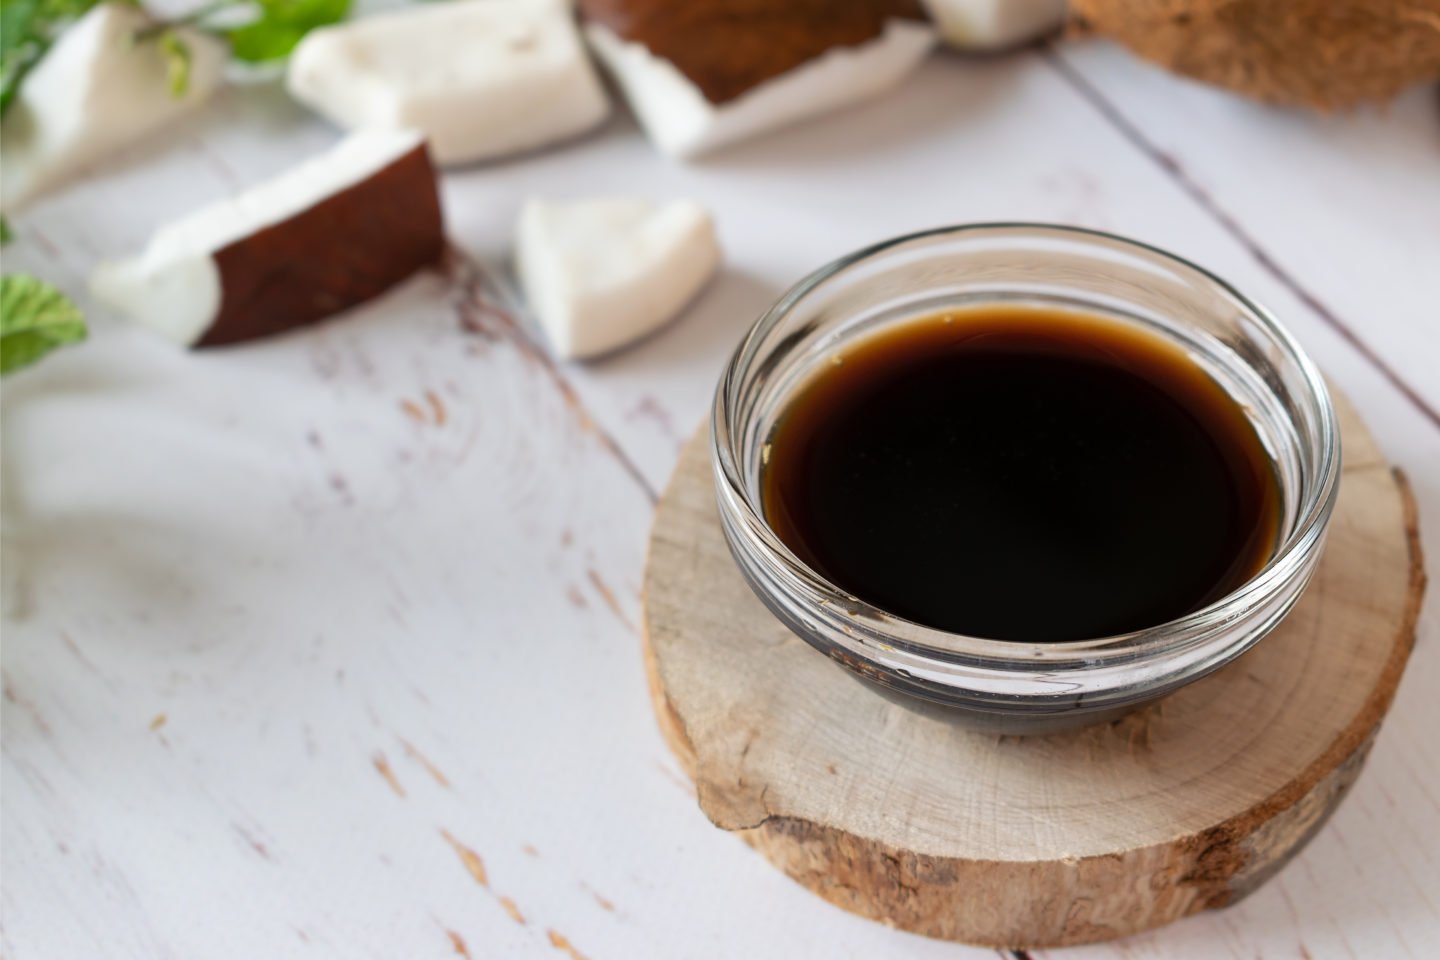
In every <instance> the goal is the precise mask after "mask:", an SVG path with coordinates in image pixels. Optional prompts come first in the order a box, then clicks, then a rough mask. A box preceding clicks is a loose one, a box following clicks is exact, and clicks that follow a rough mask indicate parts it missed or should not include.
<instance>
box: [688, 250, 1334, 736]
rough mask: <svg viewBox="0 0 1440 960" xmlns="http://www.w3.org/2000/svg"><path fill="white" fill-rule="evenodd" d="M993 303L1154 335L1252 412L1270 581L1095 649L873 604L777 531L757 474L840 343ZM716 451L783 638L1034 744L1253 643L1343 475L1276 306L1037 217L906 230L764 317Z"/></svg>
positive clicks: (1321, 388)
mask: <svg viewBox="0 0 1440 960" xmlns="http://www.w3.org/2000/svg"><path fill="white" fill-rule="evenodd" d="M994 302H1005V303H1020V304H1027V305H1036V306H1049V307H1060V308H1069V309H1071V310H1078V311H1081V312H1085V313H1091V314H1100V315H1102V316H1105V317H1109V318H1111V319H1113V320H1115V321H1119V322H1122V323H1127V324H1133V325H1136V326H1139V327H1143V328H1144V329H1146V330H1147V331H1150V332H1151V333H1152V334H1155V335H1158V336H1160V337H1163V338H1164V339H1166V340H1169V341H1171V342H1173V343H1176V344H1179V345H1180V346H1181V347H1183V349H1184V350H1185V351H1186V353H1187V354H1188V355H1189V356H1190V357H1191V358H1192V359H1193V360H1194V361H1195V362H1196V363H1198V364H1199V365H1200V366H1201V367H1202V368H1203V369H1204V370H1205V371H1206V372H1207V373H1208V374H1209V375H1210V376H1211V377H1213V378H1214V379H1215V381H1216V382H1217V383H1219V384H1220V385H1221V386H1222V387H1223V388H1224V389H1225V390H1226V391H1227V392H1228V393H1229V394H1230V395H1231V396H1232V397H1233V398H1234V399H1235V400H1236V401H1237V402H1238V403H1239V405H1240V406H1241V408H1242V409H1243V410H1245V411H1246V413H1247V415H1248V416H1249V418H1250V420H1251V422H1252V423H1253V425H1254V427H1255V431H1256V433H1257V434H1258V435H1259V437H1260V439H1261V442H1262V443H1263V444H1264V445H1265V448H1266V450H1267V452H1268V453H1269V454H1270V456H1271V458H1272V460H1273V463H1274V468H1275V473H1276V476H1277V477H1278V480H1279V485H1280V494H1281V507H1280V524H1281V527H1280V534H1279V536H1278V538H1277V541H1276V547H1275V549H1274V551H1273V553H1272V555H1271V556H1270V558H1269V560H1268V562H1267V563H1266V564H1265V566H1264V567H1263V568H1262V569H1261V570H1260V572H1259V573H1257V574H1256V575H1255V576H1254V577H1252V578H1251V579H1250V580H1249V581H1247V582H1246V583H1244V584H1243V585H1241V586H1240V587H1239V588H1237V589H1236V590H1234V591H1233V592H1231V593H1230V594H1228V595H1227V596H1225V597H1223V598H1221V599H1220V600H1218V601H1216V602H1215V603H1213V604H1211V605H1210V606H1207V607H1205V608H1204V609H1201V610H1198V611H1196V612H1194V613H1191V614H1188V615H1186V616H1184V617H1182V618H1180V619H1178V620H1174V621H1171V622H1169V623H1164V624H1158V625H1156V626H1154V627H1150V628H1147V629H1144V630H1139V631H1136V632H1134V633H1127V634H1123V635H1120V636H1112V637H1103V638H1097V639H1093V640H1081V641H1074V642H1064V643H1044V644H1036V643H1015V642H1009V641H997V640H988V639H984V638H980V637H971V636H965V635H963V634H956V633H949V632H946V631H943V630H937V629H934V628H931V627H927V626H923V625H921V624H918V623H914V622H911V621H908V620H905V619H902V618H900V617H897V616H894V615H892V614H890V613H887V612H886V611H884V610H881V609H878V608H876V607H873V606H870V605H869V604H867V603H865V602H864V601H862V600H860V599H858V598H856V597H854V596H852V595H850V594H848V593H846V592H845V591H843V590H840V589H839V588H837V587H836V586H834V585H833V584H831V583H829V582H827V581H826V579H825V578H824V577H822V576H820V575H819V574H818V573H816V572H815V571H814V570H812V569H811V568H810V567H808V566H807V565H806V564H805V563H804V562H802V561H801V560H800V559H799V558H798V557H797V556H796V555H795V554H794V553H792V552H791V550H790V549H789V548H788V547H787V546H786V545H785V544H784V543H782V542H781V541H780V539H779V538H778V537H777V536H776V535H775V534H774V533H773V532H772V531H771V529H770V528H769V526H768V525H767V524H766V522H765V517H764V512H763V509H762V507H761V501H760V490H761V487H760V474H761V470H762V467H763V456H764V447H765V444H766V443H767V441H768V439H769V437H770V435H771V432H772V430H773V429H774V427H775V425H776V422H777V420H778V419H779V417H780V416H781V415H782V413H783V412H784V410H785V407H786V405H787V403H788V401H789V400H790V398H791V397H792V396H793V395H794V393H795V391H796V389H797V388H798V387H800V386H801V385H803V384H804V383H805V382H806V381H807V380H808V379H809V377H811V376H812V375H813V374H814V373H815V372H816V371H817V369H819V368H820V367H821V366H822V364H825V363H828V357H829V355H830V354H831V352H832V351H834V350H836V349H837V347H840V346H841V345H842V344H845V343H846V342H848V341H850V340H852V339H854V338H860V337H864V336H866V335H867V334H870V333H872V332H874V331H875V330H876V329H877V328H879V327H882V326H885V325H887V324H892V323H896V322H903V321H905V320H907V319H910V318H913V317H915V316H917V315H923V314H932V313H936V312H939V311H941V310H944V309H947V308H950V309H953V308H956V307H961V306H972V305H977V304H982V303H994ZM712 456H713V464H714V471H715V489H716V494H717V497H718V500H719V507H720V517H721V521H722V524H723V527H724V531H725V537H726V540H727V541H728V542H729V545H730V550H731V553H732V554H733V555H734V557H735V560H736V562H737V563H738V564H739V566H740V570H741V572H742V573H743V574H744V576H745V579H746V580H747V581H748V582H749V583H750V586H751V587H752V588H753V589H754V591H755V593H756V594H757V595H758V596H759V597H760V599H761V600H762V601H764V602H765V604H766V606H768V607H769V608H770V610H771V611H773V612H774V614H775V615H776V616H777V617H779V619H780V620H781V621H782V622H784V623H785V625H786V626H788V627H789V628H790V629H791V630H793V631H794V632H795V633H796V634H798V635H799V636H800V637H802V638H803V639H804V640H806V641H807V642H809V643H810V644H811V645H812V646H814V647H815V648H816V649H817V650H819V651H821V652H822V653H825V654H827V655H828V656H830V657H831V658H833V659H835V660H837V661H839V662H840V663H841V664H843V665H844V666H846V667H848V668H849V669H851V670H852V671H854V672H855V673H856V674H858V675H860V676H862V677H864V678H866V679H867V680H869V681H872V682H873V683H875V684H878V685H879V686H880V687H881V688H882V689H883V690H885V691H890V692H893V693H898V694H902V695H908V696H904V697H902V698H901V699H903V700H905V701H906V702H911V703H917V704H918V703H919V702H923V701H929V702H930V703H932V704H942V705H945V706H947V707H951V708H958V709H959V711H960V712H961V714H962V715H963V716H964V717H965V718H967V719H970V720H972V721H975V722H978V723H981V724H982V725H986V726H990V727H993V728H997V729H1001V730H1008V731H1014V732H1022V733H1023V732H1044V731H1047V730H1050V729H1055V728H1063V727H1067V726H1078V725H1081V724H1084V723H1089V722H1093V721H1097V720H1101V719H1105V718H1108V717H1109V716H1111V715H1114V714H1115V713H1117V712H1120V711H1123V710H1126V709H1128V708H1131V707H1134V706H1137V705H1139V704H1142V703H1145V702H1147V701H1150V700H1154V699H1156V698H1158V697H1161V696H1164V695H1165V694H1167V693H1170V692H1171V691H1173V690H1175V689H1176V688H1178V687H1180V686H1182V685H1184V684H1186V683H1189V682H1191V681H1193V680H1196V679H1198V678H1199V677H1202V676H1204V675H1205V674H1207V673H1209V672H1210V671H1212V670H1215V669H1216V668H1218V667H1220V666H1222V665H1223V664H1225V663H1227V662H1229V661H1230V660H1232V659H1234V658H1235V657H1237V656H1239V655H1240V654H1241V653H1244V652H1245V651H1246V650H1247V649H1249V648H1250V647H1251V646H1252V645H1253V644H1255V643H1256V642H1258V641H1259V640H1260V639H1261V638H1262V637H1264V636H1265V634H1266V633H1268V632H1269V631H1270V630H1272V629H1274V627H1275V625H1276V624H1278V623H1279V622H1280V620H1281V619H1282V618H1283V617H1284V616H1285V614H1286V613H1288V612H1289V610H1290V608H1291V607H1292V606H1293V605H1294V604H1295V601H1296V600H1297V599H1298V598H1299V596H1300V594H1301V592H1302V591H1303V590H1304V588H1305V586H1306V584H1307V583H1308V582H1309V580H1310V575H1311V573H1312V572H1313V571H1314V569H1315V564H1316V562H1317V561H1318V559H1319V556H1320V550H1321V547H1322V545H1323V541H1324V538H1325V529H1326V525H1327V523H1328V522H1329V519H1330V514H1331V510H1332V508H1333V506H1334V503H1335V495H1336V491H1337V488H1338V485H1339V477H1340V438H1339V433H1338V430H1337V427H1336V423H1335V412H1334V409H1333V407H1332V405H1331V402H1330V396H1329V393H1328V392H1327V390H1326V387H1325V382H1324V380H1323V379H1322V377H1321V375H1320V372H1319V371H1318V370H1317V369H1316V367H1315V365H1314V364H1313V363H1312V362H1311V361H1310V359H1309V358H1308V357H1307V356H1306V355H1305V354H1304V352H1303V351H1302V350H1301V349H1300V347H1299V345H1298V344H1297V343H1296V342H1295V340H1294V338H1293V337H1291V335H1290V334H1289V333H1288V332H1287V331H1286V330H1285V329H1284V328H1283V327H1281V326H1280V324H1279V323H1278V322H1277V321H1276V320H1275V318H1274V317H1272V316H1271V315H1270V313H1269V312H1268V311H1266V310H1265V309H1264V308H1262V307H1260V306H1258V305H1257V304H1255V303H1254V302H1252V301H1250V300H1249V299H1247V298H1246V297H1244V296H1243V295H1241V294H1240V293H1239V292H1237V291H1236V290H1235V289H1234V288H1232V287H1231V286H1230V285H1229V284H1227V283H1226V282H1225V281H1223V280H1221V279H1220V278H1219V277H1216V276H1215V275H1214V274H1211V273H1209V272H1207V271H1206V270H1204V269H1202V268H1200V267H1197V266H1195V265H1194V264H1192V263H1189V262H1187V261H1185V260H1183V259H1181V258H1179V257H1176V256H1174V255H1173V254H1169V253H1166V252H1165V251H1163V250H1159V249H1156V248H1155V247H1150V246H1146V245H1145V244H1142V243H1137V242H1135V241H1133V240H1126V239H1124V238H1122V237H1117V236H1112V235H1110V234H1105V233H1099V232H1096V231H1091V230H1082V229H1078V228H1074V227H1062V226H1052V225H1046V224H1026V223H987V224H973V225H967V226H959V227H951V228H944V229H938V230H931V231H927V232H924V233H917V234H912V235H910V236H905V237H900V238H898V239H895V240H890V241H887V242H885V243H881V244H877V245H876V246H873V247H869V248H868V249H865V250H861V251H858V252H856V253H853V254H851V255H850V256H847V257H843V258H841V259H839V260H837V261H835V262H834V263H831V264H829V265H827V266H825V267H822V268H821V269H819V270H817V271H815V272H814V273H812V274H811V275H810V276H808V277H806V278H805V279H804V280H802V281H801V282H800V283H799V284H798V285H796V286H795V287H794V288H793V289H791V290H790V291H789V292H788V293H787V294H785V296H784V297H782V298H781V299H780V301H779V302H778V303H777V304H775V306H774V307H773V308H771V309H770V311H769V312H768V313H766V314H765V315H764V316H763V317H761V318H760V320H759V321H758V322H757V323H756V324H755V326H754V327H753V328H752V329H751V330H750V332H749V333H748V334H747V335H746V337H745V339H744V340H743V341H742V342H741V343H740V346H739V348H738V349H737V350H736V351H735V354H734V356H733V357H732V358H731V360H730V363H729V365H728V366H727V367H726V369H725V372H724V374H723V376H722V377H721V380H720V384H719V387H718V388H717V390H716V394H715V407H714V414H713V421H712ZM1036 601H1037V602H1044V598H1043V597H1037V598H1036ZM915 698H918V701H917V700H916V699H915Z"/></svg>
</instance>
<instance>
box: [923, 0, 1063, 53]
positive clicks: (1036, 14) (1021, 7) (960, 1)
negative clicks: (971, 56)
mask: <svg viewBox="0 0 1440 960" xmlns="http://www.w3.org/2000/svg"><path fill="white" fill-rule="evenodd" d="M921 2H922V3H923V4H925V9H927V10H928V11H929V12H930V16H931V18H932V19H933V20H934V21H935V26H936V27H938V28H939V30H940V35H941V36H942V37H944V39H945V42H946V43H948V44H949V45H950V46H952V47H955V48H957V49H959V50H1002V49H1004V48H1006V47H1013V46H1015V45H1016V44H1019V43H1024V42H1025V41H1026V40H1033V39H1034V38H1036V37H1039V36H1042V35H1044V34H1047V33H1050V32H1052V31H1054V30H1058V29H1059V28H1060V25H1061V24H1063V23H1064V22H1065V3H1066V0H921Z"/></svg>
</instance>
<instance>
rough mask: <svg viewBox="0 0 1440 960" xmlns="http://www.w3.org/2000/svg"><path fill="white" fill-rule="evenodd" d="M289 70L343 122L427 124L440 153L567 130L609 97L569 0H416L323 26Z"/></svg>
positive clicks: (445, 158) (309, 97)
mask: <svg viewBox="0 0 1440 960" xmlns="http://www.w3.org/2000/svg"><path fill="white" fill-rule="evenodd" d="M286 82H287V84H288V86H289V88H290V92H291V93H292V94H293V95H294V96H295V98H296V99H298V100H300V101H301V102H303V103H306V104H308V105H309V106H310V107H312V108H313V109H315V110H316V111H318V112H319V113H321V114H322V115H324V116H325V117H327V118H329V119H330V120H331V121H332V122H334V123H336V124H338V125H340V126H342V127H346V128H351V129H353V128H357V127H362V126H385V127H401V128H407V129H415V130H420V131H422V132H423V133H424V134H425V135H426V137H427V139H428V140H429V143H430V152H431V156H432V157H433V158H434V159H435V161H436V162H437V163H442V164H445V163H463V162H467V161H473V160H482V159H487V158H491V157H497V156H501V155H503V154H508V153H514V152H517V151H521V150H528V149H532V148H535V147H540V146H543V145H545V144H547V143H550V142H553V141H556V140H560V139H564V138H566V137H571V136H574V135H576V134H578V133H581V132H583V131H585V130H588V129H590V128H591V127H593V126H595V125H596V124H598V123H599V122H600V121H602V120H603V119H604V118H605V117H606V115H607V114H608V113H609V109H610V106H609V100H608V98H607V97H606V95H605V91H604V89H603V88H602V86H601V84H600V81H599V78H598V76H597V75H596V72H595V68H594V66H593V65H592V64H591V63H590V59H589V57H588V56H587V54H586V52H585V47H584V44H583V43H582V41H581V39H580V35H579V31H578V30H577V29H576V27H575V24H574V22H573V20H572V19H571V14H570V9H569V6H568V4H566V3H564V2H562V0H460V2H452V3H432V4H420V5H417V6H414V7H408V8H406V9H404V10H400V11H395V12H390V13H385V14H380V15H377V16H373V17H367V18H365V19H362V20H356V21H352V22H350V23H345V24H340V25H338V26H334V27H327V28H324V29H321V30H316V31H314V32H313V33H311V34H310V35H309V36H307V37H306V38H305V39H304V40H303V41H302V42H301V43H300V46H299V47H297V48H296V50H295V52H294V54H293V55H292V57H291V59H290V67H289V70H288V73H287V75H286Z"/></svg>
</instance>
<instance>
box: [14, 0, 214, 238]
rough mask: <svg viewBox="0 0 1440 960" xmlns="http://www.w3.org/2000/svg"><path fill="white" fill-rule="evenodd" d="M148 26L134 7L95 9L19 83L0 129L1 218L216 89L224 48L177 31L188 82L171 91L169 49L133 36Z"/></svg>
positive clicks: (109, 5)
mask: <svg viewBox="0 0 1440 960" xmlns="http://www.w3.org/2000/svg"><path fill="white" fill-rule="evenodd" d="M152 24H153V21H152V20H151V19H150V18H149V17H148V16H147V15H146V14H145V13H144V11H142V10H141V9H140V8H138V7H132V6H128V5H121V4H117V3H106V4H101V5H100V6H97V7H94V8H93V9H91V10H90V12H89V13H87V14H85V16H83V17H81V18H80V19H79V20H78V21H76V22H75V23H74V24H73V25H71V26H70V27H69V28H68V29H67V30H66V31H65V32H64V33H62V34H61V35H60V38H59V40H58V41H56V43H55V45H54V46H53V47H52V48H51V49H50V51H49V52H48V53H46V54H45V56H44V57H43V58H42V59H41V60H40V62H39V64H38V65H37V66H36V67H35V69H34V70H33V71H31V73H30V75H29V76H28V77H26V78H25V83H24V85H23V86H22V87H21V88H20V92H19V93H18V94H17V96H16V98H15V101H14V102H13V103H11V105H10V109H9V111H7V113H6V114H5V121H4V125H3V127H0V170H3V174H0V210H5V211H7V212H10V211H14V210H16V209H18V208H19V207H21V206H23V205H24V204H25V203H27V202H29V201H30V200H33V199H34V198H35V197H37V196H39V195H40V194H41V193H43V192H45V191H47V190H51V189H54V188H55V187H58V186H60V185H61V184H63V183H64V182H65V181H67V180H69V179H70V178H72V177H74V176H75V175H76V174H78V173H80V172H82V171H83V170H85V169H86V168H88V167H90V166H93V165H94V164H96V163H98V162H99V161H102V160H104V159H105V158H106V157H107V156H109V155H110V154H111V153H113V152H114V151H116V150H118V149H120V148H122V147H124V146H126V145H128V144H130V143H134V142H136V141H138V140H143V139H144V138H146V137H147V136H149V135H151V134H152V133H154V132H155V131H156V130H157V129H159V128H160V127H162V126H164V125H165V124H167V123H169V122H170V121H172V120H174V119H176V118H177V117H179V116H181V115H183V114H186V113H189V112H190V111H192V110H194V109H195V108H196V107H198V106H199V105H200V104H202V103H204V102H205V100H206V99H207V98H208V97H209V96H210V94H211V93H212V92H214V90H215V88H216V87H218V86H219V85H220V81H221V73H222V70H223V67H224V65H225V61H226V59H227V58H228V51H227V50H226V48H225V45H224V44H223V43H221V42H220V41H218V40H215V39H214V38H212V37H209V36H206V35H204V34H202V33H198V32H196V31H194V30H188V29H176V30H175V31H174V34H175V38H176V39H177V40H178V41H179V42H180V43H182V44H184V46H185V48H186V49H188V51H189V55H190V66H189V77H188V80H187V82H186V86H185V89H184V91H183V92H182V93H179V94H176V93H175V92H173V91H172V89H171V83H170V78H169V76H168V71H169V65H168V62H167V59H166V55H165V51H164V50H163V49H161V45H160V44H159V43H158V42H156V41H155V40H153V39H152V40H145V41H140V42H137V40H136V34H137V33H138V32H139V31H141V30H143V29H145V28H146V27H149V26H151V25H152Z"/></svg>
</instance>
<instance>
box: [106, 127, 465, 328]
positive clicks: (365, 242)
mask: <svg viewBox="0 0 1440 960" xmlns="http://www.w3.org/2000/svg"><path fill="white" fill-rule="evenodd" d="M444 248H445V240H444V231H443V223H442V218H441V213H440V201H439V195H438V192H437V190H436V185H435V171H434V169H433V168H432V167H431V165H430V160H429V158H428V157H427V156H426V153H425V144H424V141H423V139H422V138H421V137H420V135H419V134H418V133H415V132H414V131H403V130H399V131H392V130H369V131H361V132H359V133H355V134H351V135H350V136H349V137H347V138H346V139H345V140H343V141H341V143H340V144H338V145H337V146H335V147H334V148H332V149H331V150H329V151H327V152H326V153H323V154H321V155H319V156H316V157H312V158H310V159H309V160H306V161H305V162H303V163H301V164H300V165H299V166H296V167H293V168H291V169H290V170H288V171H286V172H285V173H282V174H281V175H279V176H278V177H275V178H273V179H271V180H268V181H266V182H264V183H261V184H258V185H256V186H254V187H251V188H250V189H248V190H246V191H244V192H243V193H240V194H238V195H236V196H234V197H228V198H226V199H224V200H219V201H216V202H215V203H212V204H209V205H208V206H205V207H202V208H201V209H199V210H196V211H195V212H193V213H191V214H189V215H187V216H185V217H182V218H181V219H179V220H176V221H174V222H172V223H169V224H167V225H166V226H164V227H161V228H160V229H159V230H158V231H156V232H155V234H154V235H153V236H152V237H151V238H150V242H149V243H148V244H147V245H146V247H145V250H144V251H143V252H142V253H140V254H139V255H137V256H135V257H131V258H129V259H126V260H121V261H118V262H112V263H103V264H101V265H100V267H99V268H98V269H97V270H96V272H95V275H94V276H93V278H92V279H91V291H92V292H93V293H94V295H95V298H96V299H97V300H100V301H101V302H103V303H106V304H108V305H110V306H112V307H114V308H115V309H117V310H119V311H121V312H123V313H125V314H127V315H129V316H130V317H132V318H133V319H135V320H136V321H138V322H140V323H142V324H144V325H146V326H149V327H151V328H152V329H154V330H156V331H158V332H159V333H161V334H163V335H165V336H166V337H169V338H170V339H172V340H175V341H177V342H179V343H181V344H185V345H187V346H202V347H203V346H216V345H219V344H225V343H235V342H238V341H242V340H250V339H254V338H256V337H262V336H267V335H270V334H274V333H279V332H281V331H284V330H289V329H291V328H293V327H298V326H301V325H304V324H307V323H313V322H315V321H317V320H321V319H323V318H325V317H327V316H329V315H330V314H333V313H335V312H337V311H339V310H342V309H344V308H346V307H350V306H354V305H355V304H358V303H361V302H363V301H365V300H368V299H370V298H372V297H375V296H378V295H379V294H380V293H382V292H384V291H385V290H386V289H388V288H389V287H391V286H393V285H394V284H396V283H399V282H400V281H401V280H404V279H405V278H406V277H408V276H410V275H411V274H412V273H414V272H415V271H416V270H418V269H420V268H421V267H423V266H426V265H427V264H431V263H435V262H436V261H438V260H439V259H440V258H441V257H442V255H443V253H444Z"/></svg>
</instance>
